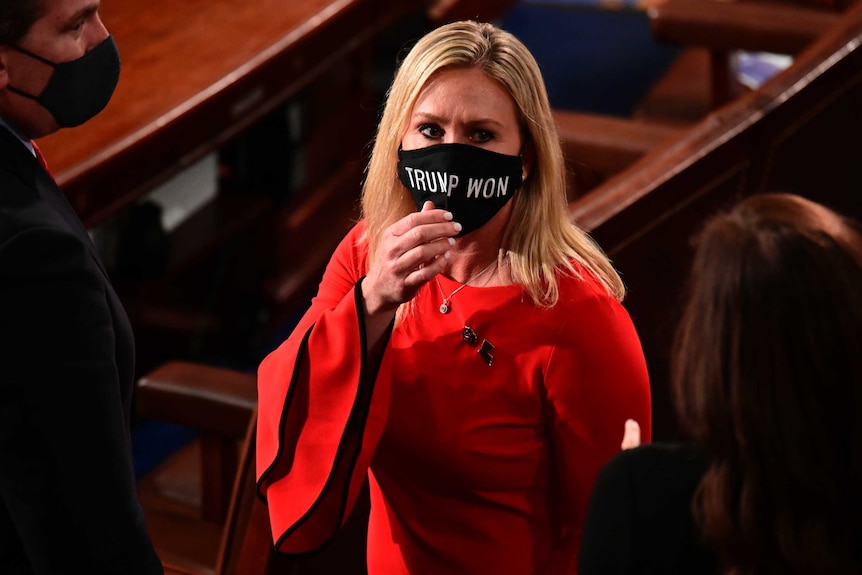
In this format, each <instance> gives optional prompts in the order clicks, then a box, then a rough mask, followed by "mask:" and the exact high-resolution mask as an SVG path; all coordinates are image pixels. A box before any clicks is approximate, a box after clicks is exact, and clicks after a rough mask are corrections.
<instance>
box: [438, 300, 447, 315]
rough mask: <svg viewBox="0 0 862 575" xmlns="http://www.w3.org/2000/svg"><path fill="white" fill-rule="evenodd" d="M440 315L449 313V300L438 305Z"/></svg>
mask: <svg viewBox="0 0 862 575" xmlns="http://www.w3.org/2000/svg"><path fill="white" fill-rule="evenodd" d="M440 313H442V314H447V313H449V300H445V299H444V300H443V303H441V304H440Z"/></svg>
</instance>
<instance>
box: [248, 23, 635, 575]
mask: <svg viewBox="0 0 862 575" xmlns="http://www.w3.org/2000/svg"><path fill="white" fill-rule="evenodd" d="M565 185H566V184H565V168H564V162H563V156H562V150H561V147H560V140H559V137H558V135H557V133H556V130H555V128H554V121H553V118H552V116H551V113H550V107H549V105H548V99H547V96H546V93H545V89H544V84H543V82H542V78H541V75H540V73H539V69H538V66H537V65H536V62H535V60H534V59H533V57H532V56H531V55H530V53H529V52H528V51H527V49H526V48H525V47H524V46H523V44H522V43H521V42H519V41H518V40H517V39H516V38H514V37H513V36H512V35H511V34H509V33H507V32H504V31H502V30H500V29H498V28H495V27H494V26H492V25H490V24H479V23H476V22H458V23H454V24H451V25H447V26H443V27H441V28H438V29H437V30H435V31H432V32H430V33H429V34H427V35H426V36H425V37H424V38H422V39H421V40H420V41H419V42H418V43H417V44H416V45H415V46H414V47H413V48H412V50H411V51H410V53H409V54H408V55H407V57H406V58H405V59H404V61H403V62H402V63H401V65H400V67H399V70H398V73H397V75H396V77H395V79H394V81H393V84H392V87H391V89H390V91H389V96H388V101H387V104H386V108H385V111H384V113H383V116H382V119H381V123H380V126H379V128H378V132H377V139H376V142H375V146H374V150H373V154H372V159H371V162H370V165H369V168H368V173H367V178H366V181H365V184H364V187H363V193H362V208H363V215H364V218H363V220H362V221H361V222H359V223H358V224H357V225H356V226H355V228H354V229H353V230H352V231H350V232H349V233H348V235H347V237H346V238H345V239H344V240H343V242H342V243H341V245H340V247H339V248H338V249H337V250H336V253H335V254H334V256H333V258H332V259H331V261H330V263H329V266H328V269H327V270H326V273H325V275H324V277H323V280H322V283H321V285H320V289H319V291H318V293H317V296H316V298H315V299H314V301H313V303H312V306H311V309H310V310H309V311H308V312H307V314H306V315H305V316H304V317H303V319H302V321H301V322H300V324H299V325H298V327H297V328H296V329H295V331H294V332H293V333H292V335H291V336H290V337H289V338H288V339H287V340H286V341H285V342H284V343H283V344H282V345H281V346H280V347H279V348H278V349H277V350H275V351H274V352H273V353H271V354H270V355H269V356H268V357H267V358H266V359H265V360H264V362H263V363H262V364H261V366H260V369H259V373H258V375H259V377H258V386H259V397H260V405H261V409H260V415H259V425H258V435H257V437H258V459H257V463H258V472H259V488H260V492H261V494H263V495H264V496H265V497H266V499H267V501H268V504H269V512H270V519H271V521H272V527H273V535H274V539H275V542H276V545H277V548H278V549H279V550H280V551H283V552H294V553H296V552H304V551H311V550H314V549H316V548H318V547H320V546H322V545H324V544H325V543H326V542H327V541H328V540H329V538H331V537H332V536H333V535H334V534H335V532H336V530H337V529H338V528H339V525H340V524H341V522H342V520H343V519H344V518H345V517H346V515H347V513H348V512H349V510H350V508H351V506H352V505H353V502H354V501H355V498H356V496H357V493H358V491H359V488H360V487H361V486H362V484H363V481H364V480H365V478H366V477H368V478H369V480H370V485H371V517H370V523H369V529H368V545H367V550H368V572H369V574H370V575H404V574H410V575H422V574H428V575H440V574H444V573H445V574H446V575H475V574H479V573H493V574H494V575H534V574H535V575H539V574H541V575H554V574H560V575H562V574H569V573H572V572H573V570H574V568H575V561H576V557H577V546H578V540H579V534H580V527H581V522H582V519H583V514H584V511H585V507H586V503H587V499H588V497H589V493H590V491H591V489H592V484H593V480H594V478H595V475H596V473H598V470H599V469H600V468H601V466H602V465H603V464H604V463H605V462H606V461H607V460H608V459H610V458H611V457H612V456H613V455H614V454H615V453H616V451H617V450H618V449H619V439H618V438H617V437H616V434H617V430H618V429H620V428H622V426H623V423H624V422H625V420H626V419H627V418H632V419H637V418H640V417H643V418H645V419H644V420H643V421H642V423H643V424H644V427H645V430H644V433H645V434H646V435H647V437H646V438H645V439H648V435H649V430H650V427H649V417H650V393H649V382H648V378H647V371H646V365H645V362H644V357H643V352H642V350H641V345H640V340H639V339H638V336H637V334H636V333H635V330H634V327H633V325H632V322H631V319H630V318H629V316H628V314H627V313H626V311H625V310H624V308H623V307H622V305H621V304H620V302H619V300H620V299H621V298H622V296H623V292H624V289H623V285H622V282H621V281H620V278H619V276H618V275H617V272H616V271H615V270H614V268H613V267H612V265H611V263H610V262H609V261H608V259H607V257H606V256H605V255H604V253H602V251H601V250H600V249H599V247H598V246H596V245H595V244H594V243H593V242H592V241H591V240H590V239H589V238H588V237H587V235H586V234H584V233H583V232H582V231H581V230H580V229H578V228H577V227H576V226H575V225H573V224H572V223H571V221H569V219H568V215H567V210H566V190H565Z"/></svg>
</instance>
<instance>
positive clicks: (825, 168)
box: [570, 4, 862, 440]
mask: <svg viewBox="0 0 862 575" xmlns="http://www.w3.org/2000/svg"><path fill="white" fill-rule="evenodd" d="M860 131H862V4H857V5H855V6H854V7H852V8H850V9H849V10H848V11H847V13H845V14H844V15H842V17H841V19H840V20H839V21H838V22H837V23H836V25H835V26H834V27H833V28H832V29H831V30H829V31H828V32H827V33H826V34H824V35H823V36H822V37H821V38H819V39H818V40H816V41H815V42H814V43H812V44H811V45H810V46H809V47H808V48H807V49H806V50H804V51H803V52H801V53H800V54H799V56H798V57H797V59H796V60H795V61H794V63H793V65H791V66H790V67H789V68H787V69H786V70H784V71H783V72H781V73H779V74H778V75H776V76H775V77H773V78H772V79H771V80H769V81H768V82H767V83H765V84H764V85H763V86H761V88H760V89H758V90H756V91H753V92H750V93H748V94H745V95H743V96H740V97H739V98H738V99H736V100H734V101H733V102H731V103H729V104H727V105H725V106H722V107H721V108H719V109H718V110H716V111H715V112H713V113H711V114H709V115H708V116H706V118H704V119H703V120H702V121H700V122H698V123H696V124H694V125H693V126H691V127H690V128H689V129H688V130H686V131H684V132H683V133H682V134H681V135H680V136H679V137H677V138H674V139H673V140H671V141H669V142H667V143H666V144H665V145H663V146H661V147H659V148H658V149H656V150H654V151H652V152H650V153H648V154H647V155H645V156H644V157H643V158H641V159H640V160H638V161H637V162H635V163H634V164H633V165H632V166H630V167H629V168H627V169H626V170H624V171H622V172H621V173H619V174H617V175H616V176H614V177H613V178H611V179H610V180H608V181H607V182H606V183H604V184H603V185H601V186H599V187H597V188H596V189H594V190H593V191H591V192H590V193H588V194H586V195H585V196H583V197H581V198H578V199H577V200H576V201H575V202H573V203H572V204H571V205H570V208H571V215H572V217H573V219H574V220H575V221H577V222H578V223H580V225H581V226H582V227H584V228H585V229H587V230H589V231H590V232H591V234H592V235H593V237H594V238H595V239H596V240H597V241H598V243H599V244H600V245H601V246H602V247H603V248H604V249H605V250H606V251H607V253H608V254H609V256H610V257H611V259H612V260H613V261H614V264H615V265H616V266H617V267H618V269H620V271H621V273H622V277H623V280H624V281H625V282H626V284H627V285H628V287H629V294H628V296H627V298H626V300H625V302H624V303H625V305H626V307H627V309H628V310H629V312H630V313H631V315H632V318H633V320H634V322H635V326H636V327H637V329H638V333H639V335H640V337H641V341H642V343H643V346H644V352H645V355H646V357H647V364H648V367H649V370H650V377H651V381H652V390H653V422H654V429H653V438H654V439H656V440H664V439H670V438H675V437H676V436H677V432H678V430H677V429H676V425H675V417H674V414H673V413H674V412H673V408H672V406H671V400H670V394H669V386H668V378H669V363H668V361H669V350H670V348H671V340H672V335H673V331H674V329H675V326H676V323H677V320H678V314H679V313H680V310H681V303H682V301H683V299H682V298H683V293H684V285H685V276H686V274H687V270H688V266H689V262H690V257H691V253H692V244H691V240H692V239H693V237H694V236H695V234H696V233H697V231H698V230H699V229H700V227H701V225H702V224H703V222H704V221H705V219H706V218H708V217H709V216H710V215H711V214H713V213H714V212H715V211H716V210H718V209H723V208H725V207H727V206H729V205H730V204H732V203H733V202H735V201H736V200H738V199H740V198H742V197H745V196H748V195H752V194H756V193H762V192H773V191H777V192H795V193H799V194H802V195H804V196H806V197H809V198H811V199H813V200H815V201H819V202H822V203H824V204H826V205H828V206H830V207H832V208H834V209H836V210H838V211H840V212H842V213H845V214H847V215H850V216H853V217H855V218H857V219H862V194H860V193H859V191H860V189H862V163H860V162H859V159H858V147H857V145H856V144H855V142H856V140H857V139H858V137H859V134H860Z"/></svg>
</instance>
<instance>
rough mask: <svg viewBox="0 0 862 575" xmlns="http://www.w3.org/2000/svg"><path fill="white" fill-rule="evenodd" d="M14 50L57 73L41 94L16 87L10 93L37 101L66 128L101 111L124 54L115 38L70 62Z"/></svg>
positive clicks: (11, 88)
mask: <svg viewBox="0 0 862 575" xmlns="http://www.w3.org/2000/svg"><path fill="white" fill-rule="evenodd" d="M13 48H15V49H16V50H18V51H19V52H21V53H22V54H26V55H27V56H30V57H31V58H33V59H35V60H39V61H40V62H42V63H44V64H47V65H48V66H51V67H52V68H54V72H53V73H52V74H51V78H50V79H49V80H48V83H47V84H46V85H45V89H44V90H42V93H41V94H39V95H34V94H28V93H27V92H24V91H22V90H19V89H18V88H15V87H14V86H12V85H8V88H9V90H10V91H12V92H15V93H16V94H19V95H21V96H24V97H25V98H30V99H31V100H35V101H37V102H38V103H39V104H41V105H42V107H43V108H45V109H46V110H48V111H49V112H50V113H51V115H52V116H54V119H55V120H56V121H57V124H59V125H60V126H61V127H63V128H72V127H75V126H80V125H81V124H83V123H84V122H86V121H87V120H89V119H90V118H92V117H93V116H95V115H96V114H98V113H99V112H101V111H102V110H103V109H104V108H105V106H107V105H108V102H109V101H110V99H111V96H112V95H113V94H114V88H116V87H117V81H118V80H119V78H120V53H119V52H118V51H117V45H116V43H114V39H113V38H112V37H111V36H108V37H107V38H105V39H104V40H103V41H102V42H101V43H100V44H99V45H98V46H96V47H95V48H93V49H92V50H90V51H89V52H87V53H86V54H84V55H83V56H81V57H80V58H78V59H76V60H72V61H70V62H59V63H57V62H52V61H50V60H46V59H45V58H43V57H41V56H39V55H37V54H34V53H32V52H29V51H27V50H25V49H23V48H21V47H19V46H13Z"/></svg>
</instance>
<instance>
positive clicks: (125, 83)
mask: <svg viewBox="0 0 862 575" xmlns="http://www.w3.org/2000/svg"><path fill="white" fill-rule="evenodd" d="M411 4H412V3H403V2H400V1H399V0H290V1H284V0H244V1H242V2H228V1H225V0H186V1H184V2H173V1H170V0H149V1H147V2H132V1H129V0H104V1H103V2H102V7H101V14H102V18H103V20H104V22H105V25H106V26H107V27H108V29H109V31H110V32H111V33H112V34H113V35H114V37H115V39H116V42H117V45H118V46H119V50H120V57H121V59H122V70H121V73H120V81H119V84H118V86H117V91H116V93H115V95H114V97H113V99H112V100H111V102H110V103H109V104H108V106H107V108H106V109H105V110H104V111H103V112H102V113H101V114H99V115H98V116H97V117H96V118H94V119H93V120H91V121H90V122H88V123H86V124H85V125H83V126H81V127H78V128H73V129H66V130H61V131H59V132H58V133H56V134H53V135H51V136H49V137H46V138H44V139H42V140H40V146H41V148H42V150H43V152H44V153H45V155H46V157H47V158H48V161H49V163H50V165H51V168H52V171H53V173H54V176H55V178H56V179H57V182H58V183H59V184H60V186H61V187H62V188H63V189H64V190H65V192H66V194H67V195H68V196H69V197H70V199H71V201H72V203H73V205H74V206H75V208H76V210H77V211H78V213H79V214H80V215H81V217H82V219H83V220H84V222H85V223H86V224H87V225H88V226H92V225H96V224H98V223H100V222H101V221H103V220H104V219H105V218H106V217H107V216H108V215H110V214H112V213H114V212H116V211H118V210H120V209H122V208H124V207H126V206H128V205H129V204H130V203H132V202H133V201H134V200H135V199H137V198H138V197H140V196H141V195H142V194H144V193H146V192H147V191H149V190H150V189H152V188H153V187H154V186H155V185H157V184H159V183H161V182H163V181H164V180H166V179H167V178H169V177H171V176H172V175H174V174H175V173H176V172H177V171H179V170H180V169H182V168H183V167H185V166H188V165H190V164H191V163H192V162H194V161H195V160H197V159H199V158H200V157H202V156H203V155H204V154H206V153H207V152H209V151H212V150H213V149H215V148H217V147H218V146H220V145H222V144H224V143H225V142H226V141H227V140H228V139H230V138H231V137H232V136H234V135H235V134H237V133H238V132H239V131H241V130H242V129H244V128H246V127H248V126H249V125H251V124H252V123H253V122H255V121H257V120H259V119H260V118H262V117H263V116H264V115H265V114H267V113H268V112H271V111H272V110H273V109H275V108H276V107H277V106H278V105H280V104H282V103H284V102H285V101H286V100H287V99H288V98H289V97H290V96H291V95H293V94H295V93H297V92H298V91H299V90H300V89H302V88H303V87H304V86H306V85H308V84H309V83H310V82H311V81H313V80H314V79H315V78H316V77H318V76H319V75H320V74H321V73H322V72H323V71H325V70H327V69H328V68H329V67H330V66H331V65H332V63H333V62H334V61H335V60H337V59H338V58H340V57H342V56H344V55H345V54H348V53H350V51H351V50H354V49H356V47H357V46H358V45H359V44H360V43H362V42H364V41H366V40H368V39H369V38H371V37H373V36H374V34H377V33H379V32H380V31H381V30H382V29H384V28H385V27H386V26H389V25H391V24H392V23H393V22H394V21H395V20H396V19H397V17H398V16H399V15H401V14H404V13H406V12H407V11H408V10H416V9H417V8H415V7H412V6H411Z"/></svg>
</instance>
